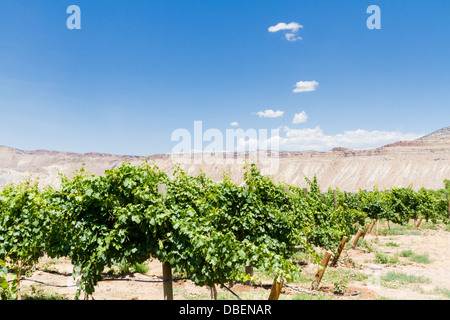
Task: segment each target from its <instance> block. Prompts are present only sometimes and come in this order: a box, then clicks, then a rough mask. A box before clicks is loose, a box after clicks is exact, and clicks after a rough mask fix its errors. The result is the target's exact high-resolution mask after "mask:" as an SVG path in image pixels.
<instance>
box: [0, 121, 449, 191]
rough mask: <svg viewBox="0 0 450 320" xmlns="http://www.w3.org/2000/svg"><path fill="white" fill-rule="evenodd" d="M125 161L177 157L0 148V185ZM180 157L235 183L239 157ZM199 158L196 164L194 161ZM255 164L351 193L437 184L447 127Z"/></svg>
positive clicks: (166, 165)
mask: <svg viewBox="0 0 450 320" xmlns="http://www.w3.org/2000/svg"><path fill="white" fill-rule="evenodd" d="M126 160H128V161H129V162H131V163H132V164H140V163H142V162H143V161H149V162H150V163H151V162H153V161H154V162H155V164H156V165H157V166H158V167H160V168H161V169H163V170H164V171H166V172H168V173H172V172H173V170H174V168H175V166H176V165H177V162H179V160H175V159H172V158H171V156H170V155H155V156H152V157H136V156H128V157H127V156H118V155H110V154H99V153H89V154H76V153H67V152H55V151H41V150H39V151H21V150H17V149H13V148H9V147H0V185H5V184H8V183H11V182H18V181H20V180H23V179H27V178H29V177H31V179H37V178H38V179H39V183H40V185H42V186H45V185H51V186H53V187H57V186H58V185H59V176H58V173H59V172H61V173H63V174H66V175H70V174H72V173H73V172H74V171H75V170H77V169H80V168H81V166H82V164H83V163H84V164H85V168H86V170H87V171H88V172H90V173H93V174H99V175H101V174H103V173H104V171H105V170H107V169H111V168H113V167H116V166H118V165H120V164H121V163H122V162H124V161H126ZM199 160H201V159H197V161H194V160H192V161H184V162H188V163H181V164H180V165H181V167H182V168H183V169H184V170H186V171H187V172H188V173H190V174H193V175H196V174H198V173H200V170H202V171H203V172H205V174H206V175H207V176H209V177H211V178H212V179H214V180H220V179H222V177H223V175H224V173H225V174H227V175H228V176H229V177H230V178H231V179H232V180H233V181H234V182H235V183H238V184H240V183H242V181H243V177H244V163H245V159H242V158H240V157H237V159H233V160H232V161H231V162H232V163H230V164H224V160H223V159H222V158H221V159H220V160H217V159H216V161H214V160H212V159H211V158H205V159H202V161H199ZM195 162H200V163H195ZM264 162H265V163H258V162H257V163H258V166H259V167H260V168H261V169H262V171H263V173H264V174H268V175H271V176H272V177H273V178H274V179H275V180H276V181H279V182H286V183H288V184H291V185H296V186H299V187H306V186H307V183H306V180H305V177H308V178H313V177H314V175H316V176H317V179H318V181H319V184H320V187H321V189H322V190H326V189H328V188H329V187H331V188H336V187H337V188H339V189H340V190H342V191H350V192H355V191H358V190H359V189H366V190H372V189H373V187H374V185H378V187H379V188H380V189H387V188H391V187H394V186H396V187H408V186H409V185H411V184H412V186H413V188H414V189H416V190H417V189H420V188H421V187H425V188H430V189H440V188H443V186H444V185H443V180H444V179H450V129H449V128H445V129H441V130H438V131H436V132H434V133H432V134H430V135H428V136H425V137H424V138H421V139H418V140H415V141H400V142H396V143H393V144H390V145H387V146H384V147H381V148H377V149H371V150H350V149H346V148H334V149H332V150H330V151H329V152H314V151H307V152H284V153H282V154H280V157H279V158H274V159H271V162H267V159H264Z"/></svg>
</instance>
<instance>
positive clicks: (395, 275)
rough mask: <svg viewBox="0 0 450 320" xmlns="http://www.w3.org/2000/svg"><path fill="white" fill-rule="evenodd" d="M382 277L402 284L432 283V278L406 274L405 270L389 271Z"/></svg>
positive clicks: (387, 280)
mask: <svg viewBox="0 0 450 320" xmlns="http://www.w3.org/2000/svg"><path fill="white" fill-rule="evenodd" d="M380 279H381V280H382V281H386V282H392V281H395V282H398V283H400V284H409V283H431V280H430V279H428V278H425V277H424V276H415V275H411V274H406V273H403V272H395V271H389V272H388V273H386V274H385V275H383V276H381V277H380Z"/></svg>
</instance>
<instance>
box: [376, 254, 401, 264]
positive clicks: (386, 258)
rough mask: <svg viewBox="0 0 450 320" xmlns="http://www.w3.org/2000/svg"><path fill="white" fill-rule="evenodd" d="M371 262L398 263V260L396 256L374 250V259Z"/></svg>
mask: <svg viewBox="0 0 450 320" xmlns="http://www.w3.org/2000/svg"><path fill="white" fill-rule="evenodd" d="M373 262H374V263H377V264H395V263H399V262H400V260H398V257H397V256H390V255H387V254H385V253H382V252H376V253H375V260H374V261H373Z"/></svg>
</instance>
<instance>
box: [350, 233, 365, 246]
mask: <svg viewBox="0 0 450 320" xmlns="http://www.w3.org/2000/svg"><path fill="white" fill-rule="evenodd" d="M362 232H363V231H362V229H359V230H358V233H357V234H356V236H355V238H354V240H353V244H352V249H355V248H356V245H357V244H358V240H359V237H361V234H362Z"/></svg>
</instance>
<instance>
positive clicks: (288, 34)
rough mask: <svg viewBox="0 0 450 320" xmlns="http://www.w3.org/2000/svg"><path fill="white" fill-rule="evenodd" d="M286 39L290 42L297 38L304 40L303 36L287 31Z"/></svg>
mask: <svg viewBox="0 0 450 320" xmlns="http://www.w3.org/2000/svg"><path fill="white" fill-rule="evenodd" d="M285 37H286V40H287V41H289V42H295V41H297V40H302V37H296V36H295V34H294V33H286V35H285Z"/></svg>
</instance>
